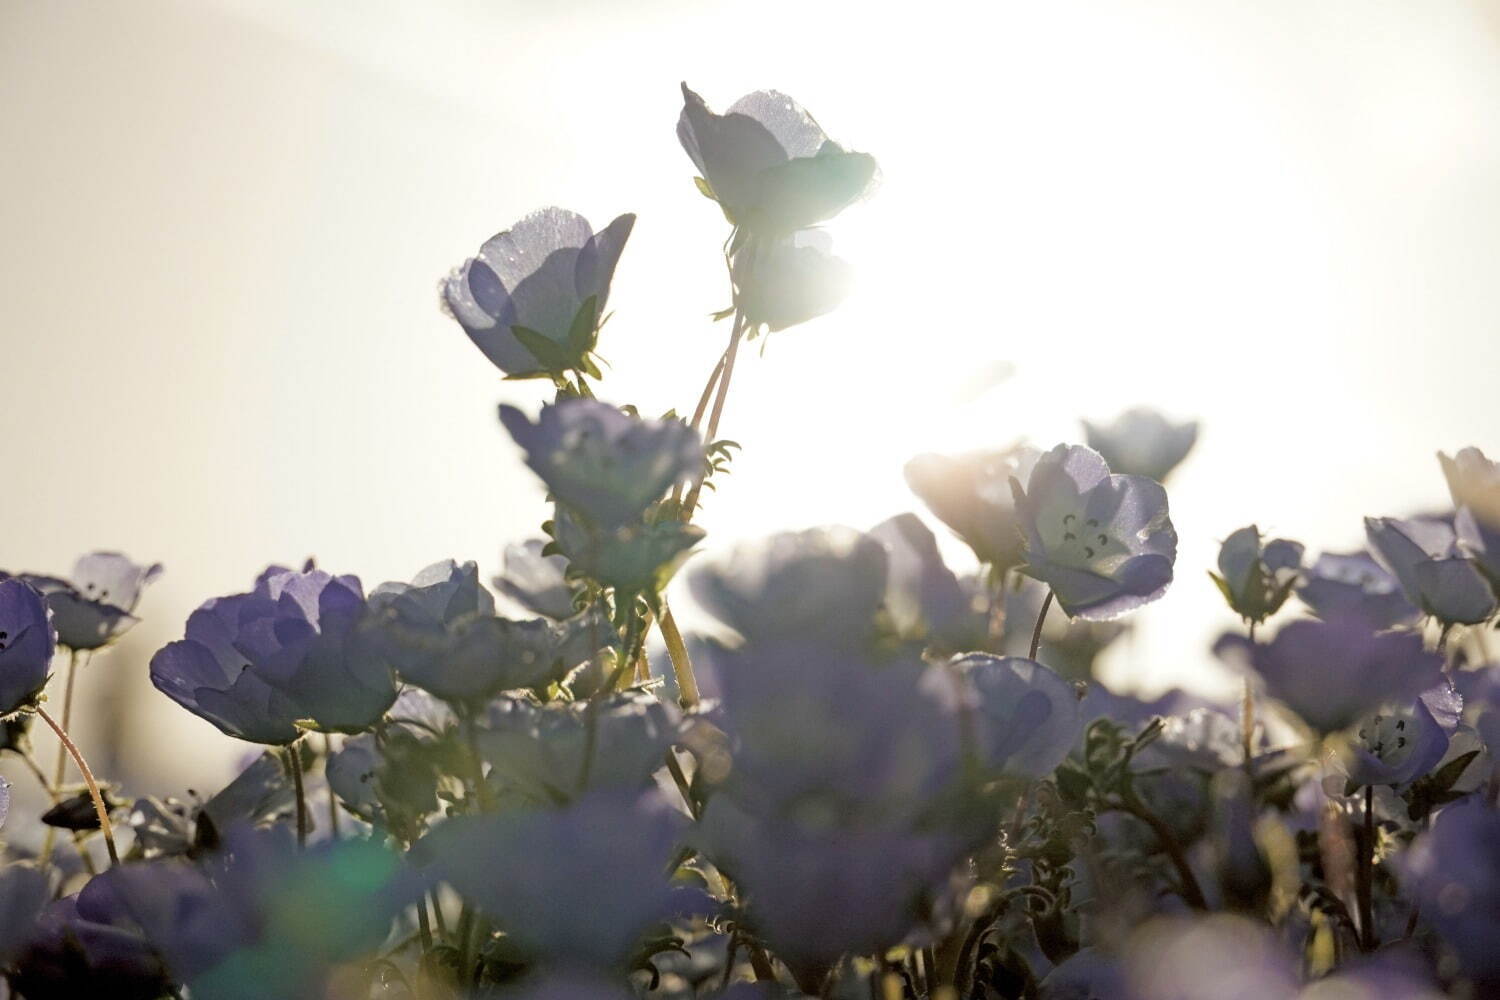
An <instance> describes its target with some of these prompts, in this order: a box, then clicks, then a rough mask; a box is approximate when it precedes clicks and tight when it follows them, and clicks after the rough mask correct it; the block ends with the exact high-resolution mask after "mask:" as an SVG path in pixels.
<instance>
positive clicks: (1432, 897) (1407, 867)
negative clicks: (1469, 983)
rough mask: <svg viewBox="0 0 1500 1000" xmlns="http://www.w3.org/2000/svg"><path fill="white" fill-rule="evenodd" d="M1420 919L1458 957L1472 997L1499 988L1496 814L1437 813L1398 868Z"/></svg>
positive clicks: (1461, 808) (1499, 822)
mask: <svg viewBox="0 0 1500 1000" xmlns="http://www.w3.org/2000/svg"><path fill="white" fill-rule="evenodd" d="M1400 868H1401V872H1402V875H1403V876H1404V877H1403V879H1402V881H1403V882H1404V883H1405V884H1406V885H1407V886H1408V887H1409V888H1410V890H1411V891H1412V892H1413V894H1414V895H1415V897H1416V900H1417V903H1418V905H1419V906H1420V907H1421V915H1422V920H1423V921H1424V922H1425V923H1426V924H1427V925H1428V926H1430V927H1432V928H1433V929H1434V930H1436V931H1437V933H1438V935H1439V936H1440V937H1441V938H1442V939H1443V940H1444V941H1445V942H1446V943H1447V945H1448V947H1450V948H1452V949H1453V951H1454V952H1455V953H1456V954H1457V955H1458V959H1459V963H1460V965H1461V966H1462V968H1463V971H1464V972H1465V973H1466V974H1467V975H1468V976H1469V977H1470V978H1471V979H1473V980H1474V983H1475V986H1476V990H1475V992H1474V994H1473V995H1475V996H1489V995H1492V994H1491V993H1490V992H1489V991H1493V990H1495V989H1500V950H1497V949H1496V948H1495V928H1496V927H1497V926H1500V812H1496V811H1495V810H1494V809H1491V808H1488V807H1487V806H1485V805H1483V804H1480V803H1460V804H1457V805H1453V806H1450V807H1449V808H1447V809H1444V810H1443V811H1442V812H1441V813H1439V814H1438V817H1437V821H1436V822H1435V823H1433V826H1432V829H1431V830H1430V831H1429V832H1427V833H1424V834H1421V835H1420V836H1418V837H1417V839H1416V840H1415V841H1414V842H1413V843H1412V846H1411V849H1410V851H1408V852H1407V854H1406V856H1405V858H1404V859H1403V864H1401V866H1400Z"/></svg>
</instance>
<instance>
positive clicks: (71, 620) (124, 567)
mask: <svg viewBox="0 0 1500 1000" xmlns="http://www.w3.org/2000/svg"><path fill="white" fill-rule="evenodd" d="M160 575H161V563H152V564H151V565H150V566H143V565H140V564H137V563H135V562H132V561H131V560H130V559H129V558H128V557H126V556H124V555H121V554H120V553H118V552H91V553H89V554H88V555H86V556H82V557H80V558H79V560H78V561H77V562H76V563H74V564H73V574H72V576H71V577H70V578H69V579H66V580H62V579H59V578H57V577H52V576H39V575H34V574H29V575H27V576H26V577H25V579H26V580H27V582H29V583H30V584H31V585H32V586H33V587H35V588H36V589H37V590H39V591H41V592H42V593H43V594H44V595H45V596H46V598H47V606H48V607H49V608H51V609H52V623H53V625H54V626H56V628H57V641H58V642H59V643H60V644H61V645H64V646H67V647H68V648H69V649H98V648H99V647H100V646H103V645H106V644H107V643H110V642H112V641H114V640H115V639H117V638H119V637H120V636H121V635H123V634H124V633H125V632H126V631H127V630H129V628H130V627H131V626H132V625H134V624H135V623H136V618H135V616H134V615H132V614H131V612H133V611H134V610H135V606H136V604H137V603H138V602H139V601H140V597H141V591H142V590H144V589H145V587H146V585H147V584H148V583H151V582H152V581H154V580H155V579H156V578H157V577H159V576H160Z"/></svg>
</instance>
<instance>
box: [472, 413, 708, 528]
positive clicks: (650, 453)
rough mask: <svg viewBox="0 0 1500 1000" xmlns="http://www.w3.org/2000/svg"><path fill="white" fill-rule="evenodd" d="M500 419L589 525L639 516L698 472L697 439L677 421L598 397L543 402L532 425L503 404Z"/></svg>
mask: <svg viewBox="0 0 1500 1000" xmlns="http://www.w3.org/2000/svg"><path fill="white" fill-rule="evenodd" d="M500 422H501V423H502V424H504V425H505V429H506V430H507V431H509V432H510V436H511V437H513V438H515V441H516V444H518V445H520V446H521V448H522V449H523V450H524V451H525V452H526V464H527V465H529V466H530V467H531V469H532V471H533V472H535V473H536V474H537V475H538V476H540V477H541V478H542V481H543V482H544V483H546V484H547V488H548V489H549V490H551V491H552V495H553V496H554V497H555V498H556V499H557V500H558V502H559V503H562V504H566V505H567V506H568V507H569V508H571V510H572V511H573V513H575V514H577V515H578V516H580V517H582V518H585V519H587V526H591V527H600V528H618V527H621V526H623V525H626V524H629V523H631V522H633V521H636V520H637V519H639V518H640V516H641V515H642V514H643V513H645V511H646V508H647V507H649V506H651V505H652V504H653V503H655V502H656V501H657V500H660V499H661V498H662V496H663V495H664V494H665V493H666V492H667V490H669V489H671V488H672V486H674V485H676V484H677V483H682V482H688V481H692V480H696V479H697V478H699V477H700V476H701V475H702V474H703V445H702V442H701V441H700V440H699V438H698V433H697V432H696V431H694V430H693V429H692V428H690V427H688V425H687V424H685V423H683V422H682V421H680V420H647V419H644V418H642V417H636V416H631V415H630V414H627V413H625V412H623V411H622V410H619V409H617V408H615V407H613V406H610V405H609V404H608V403H601V402H599V401H597V400H592V399H565V400H563V401H562V402H560V403H556V404H547V405H544V406H543V407H542V412H541V414H540V415H539V416H538V417H537V421H536V423H534V424H533V423H532V422H531V421H530V420H529V419H527V417H526V415H525V414H524V413H522V412H521V411H520V410H518V409H516V408H515V407H514V406H501V407H500Z"/></svg>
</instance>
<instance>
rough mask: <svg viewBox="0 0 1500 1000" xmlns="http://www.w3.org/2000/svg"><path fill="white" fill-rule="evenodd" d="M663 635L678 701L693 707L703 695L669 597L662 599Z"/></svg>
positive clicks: (687, 706)
mask: <svg viewBox="0 0 1500 1000" xmlns="http://www.w3.org/2000/svg"><path fill="white" fill-rule="evenodd" d="M660 624H661V637H662V641H663V642H664V643H666V646H667V658H668V659H669V660H671V661H672V673H673V674H674V675H675V676H676V677H677V701H678V703H679V704H681V705H682V707H683V708H692V707H693V706H694V705H696V704H698V702H699V701H700V700H701V697H700V695H699V693H698V677H697V675H696V674H694V673H693V661H692V659H691V658H689V656H688V651H687V643H685V642H683V641H682V633H681V632H680V631H678V629H677V620H676V619H675V618H673V617H672V609H671V608H669V607H667V599H666V598H665V597H663V598H662V599H661V619H660Z"/></svg>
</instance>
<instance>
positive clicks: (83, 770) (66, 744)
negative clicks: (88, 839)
mask: <svg viewBox="0 0 1500 1000" xmlns="http://www.w3.org/2000/svg"><path fill="white" fill-rule="evenodd" d="M36 714H37V715H39V716H41V717H42V721H43V722H45V723H46V724H47V725H49V726H51V727H52V731H53V732H54V733H56V734H57V740H58V742H59V743H61V744H62V747H63V749H64V750H65V751H66V752H67V753H68V755H69V756H71V757H72V758H73V763H74V764H77V765H78V773H79V774H81V775H83V783H84V784H85V785H87V786H88V789H89V798H91V799H93V800H94V813H95V814H96V815H97V816H98V817H99V832H101V833H103V834H104V847H105V849H106V850H108V851H109V863H110V864H111V865H117V864H119V863H120V852H119V851H117V850H116V849H115V828H114V826H112V825H111V824H110V822H109V809H108V808H106V807H105V805H104V796H103V795H101V794H100V793H99V783H98V782H96V781H95V780H94V772H93V771H90V770H89V763H88V761H86V760H84V759H83V754H82V753H80V752H79V750H78V746H77V745H76V744H75V743H74V742H73V741H72V740H71V739H69V738H68V733H67V730H65V729H64V728H63V727H62V726H59V725H58V724H57V722H56V720H54V719H53V718H52V716H50V715H48V714H47V710H46V709H45V708H42V707H41V706H40V705H38V706H37V709H36Z"/></svg>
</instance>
